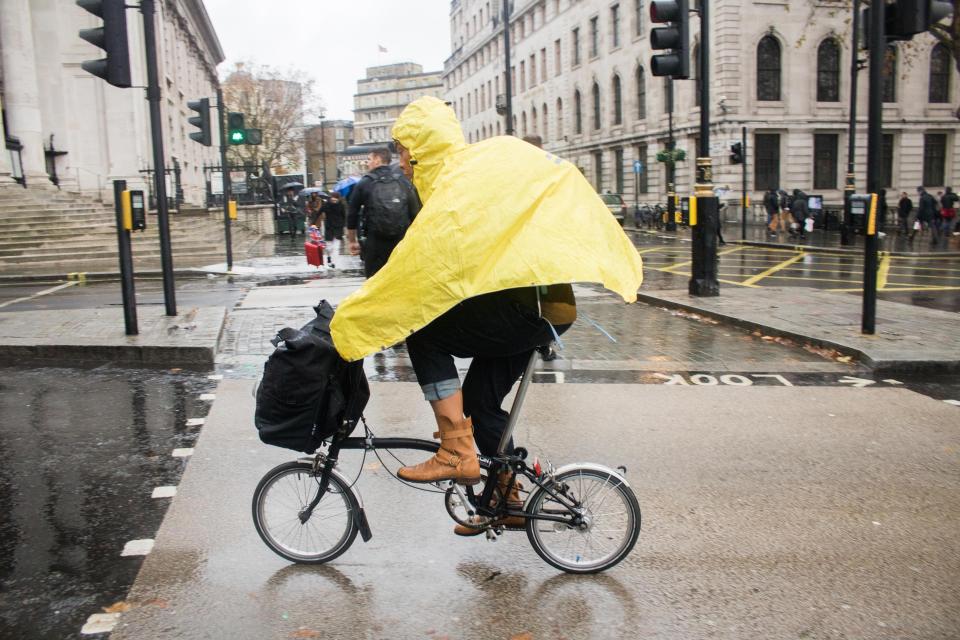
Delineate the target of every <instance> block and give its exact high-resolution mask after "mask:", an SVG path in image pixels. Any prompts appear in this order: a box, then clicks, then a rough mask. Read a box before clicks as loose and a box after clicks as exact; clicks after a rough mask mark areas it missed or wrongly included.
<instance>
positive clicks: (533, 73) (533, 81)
mask: <svg viewBox="0 0 960 640" xmlns="http://www.w3.org/2000/svg"><path fill="white" fill-rule="evenodd" d="M536 85H537V54H535V53H534V54H532V55H531V56H530V87H531V88H533V87H535V86H536Z"/></svg>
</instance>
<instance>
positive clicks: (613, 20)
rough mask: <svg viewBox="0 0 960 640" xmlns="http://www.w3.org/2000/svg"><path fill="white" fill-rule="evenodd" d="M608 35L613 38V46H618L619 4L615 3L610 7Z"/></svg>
mask: <svg viewBox="0 0 960 640" xmlns="http://www.w3.org/2000/svg"><path fill="white" fill-rule="evenodd" d="M610 32H611V33H610V35H611V39H612V40H613V48H614V49H616V48H617V47H619V46H620V5H619V4H615V5H613V6H612V7H610Z"/></svg>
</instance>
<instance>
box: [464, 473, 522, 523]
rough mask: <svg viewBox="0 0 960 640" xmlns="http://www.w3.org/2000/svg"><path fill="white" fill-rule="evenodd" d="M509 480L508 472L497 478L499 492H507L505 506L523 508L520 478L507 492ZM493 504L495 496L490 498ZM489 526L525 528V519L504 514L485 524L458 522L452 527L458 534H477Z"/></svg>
mask: <svg viewBox="0 0 960 640" xmlns="http://www.w3.org/2000/svg"><path fill="white" fill-rule="evenodd" d="M509 480H510V474H509V473H501V474H500V478H499V486H500V494H501V495H503V494H504V493H507V508H509V509H512V510H514V511H519V510H522V509H523V498H521V497H520V489H521V486H520V480H517V481H516V482H514V483H513V487H512V488H511V489H510V491H509V492H507V482H509ZM492 502H493V506H496V496H494V499H493V500H492ZM489 527H503V528H505V529H510V530H518V529H526V527H527V519H526V518H522V517H520V516H504V517H502V518H498V519H496V520H494V521H493V522H491V523H490V524H489V525H487V526H480V527H468V526H467V525H465V524H458V525H457V526H455V527H454V528H453V532H454V533H455V534H457V535H458V536H464V537H467V536H478V535H480V534H481V533H483V532H484V531H486V530H487V529H488V528H489Z"/></svg>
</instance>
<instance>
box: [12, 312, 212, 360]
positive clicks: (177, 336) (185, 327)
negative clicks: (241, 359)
mask: <svg viewBox="0 0 960 640" xmlns="http://www.w3.org/2000/svg"><path fill="white" fill-rule="evenodd" d="M226 315H227V310H226V308H224V307H194V308H186V309H184V308H181V309H180V314H179V315H177V316H173V317H171V316H166V315H164V309H163V307H145V306H140V307H139V308H138V310H137V325H138V329H139V335H135V336H128V335H126V334H125V332H124V318H123V308H122V307H119V306H118V307H116V308H109V309H75V310H70V311H64V312H60V313H54V312H51V311H19V312H13V311H11V312H6V313H0V362H8V363H10V362H20V361H22V360H56V361H58V362H59V363H63V362H64V361H100V360H109V361H113V362H122V363H126V364H145V365H170V364H176V365H178V366H190V367H203V368H212V367H213V363H214V357H215V356H216V353H217V348H218V346H219V342H220V333H221V330H222V329H223V324H224V320H225V319H226Z"/></svg>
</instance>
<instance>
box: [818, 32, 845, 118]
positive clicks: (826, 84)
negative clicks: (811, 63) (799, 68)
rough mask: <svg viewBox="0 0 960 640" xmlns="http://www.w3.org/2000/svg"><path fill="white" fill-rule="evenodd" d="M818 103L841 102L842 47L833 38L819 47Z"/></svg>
mask: <svg viewBox="0 0 960 640" xmlns="http://www.w3.org/2000/svg"><path fill="white" fill-rule="evenodd" d="M817 102H840V45H839V44H837V41H836V40H834V39H833V38H827V39H826V40H824V41H823V42H821V43H820V46H819V47H817Z"/></svg>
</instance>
